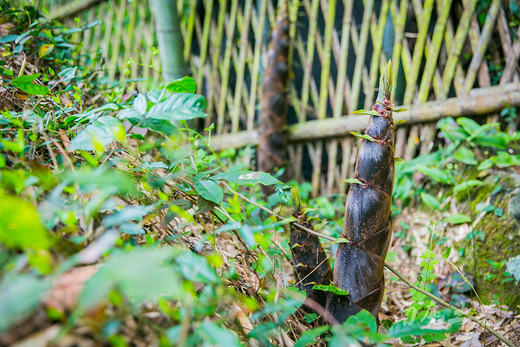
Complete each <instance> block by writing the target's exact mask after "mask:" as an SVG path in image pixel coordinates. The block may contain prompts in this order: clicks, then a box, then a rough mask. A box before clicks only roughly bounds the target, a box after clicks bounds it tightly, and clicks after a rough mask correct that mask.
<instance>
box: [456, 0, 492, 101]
mask: <svg viewBox="0 0 520 347" xmlns="http://www.w3.org/2000/svg"><path fill="white" fill-rule="evenodd" d="M500 4H501V0H493V1H492V3H491V6H490V7H489V12H488V15H487V17H486V22H485V23H484V27H483V28H482V32H481V34H480V39H479V41H478V46H477V49H476V52H474V54H473V58H472V59H471V63H470V65H469V69H468V73H467V75H466V82H465V88H466V92H469V91H470V90H471V89H472V88H473V84H474V83H475V78H476V75H477V70H478V69H479V67H480V64H481V63H482V59H483V58H484V54H485V53H486V49H487V45H488V43H489V40H490V38H491V33H492V32H493V27H494V24H495V20H496V19H497V15H498V10H499V8H500Z"/></svg>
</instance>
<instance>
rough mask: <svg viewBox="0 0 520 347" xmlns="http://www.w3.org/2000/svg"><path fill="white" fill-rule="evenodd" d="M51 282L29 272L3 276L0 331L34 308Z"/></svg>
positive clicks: (19, 319) (50, 279)
mask: <svg viewBox="0 0 520 347" xmlns="http://www.w3.org/2000/svg"><path fill="white" fill-rule="evenodd" d="M29 241H30V240H29ZM51 284H52V278H50V277H47V278H44V279H41V278H38V277H36V276H34V275H32V274H30V273H28V274H22V275H13V274H8V275H7V276H4V278H3V281H2V283H1V284H0V293H2V295H0V312H2V314H0V332H4V331H7V330H8V329H9V328H10V327H11V326H12V325H13V324H15V323H17V322H19V321H21V320H22V319H24V318H26V317H27V316H28V315H30V314H31V313H32V312H33V311H34V310H36V308H37V307H38V306H39V304H40V300H41V298H42V297H43V294H45V292H46V291H47V290H48V289H49V288H50V287H51Z"/></svg>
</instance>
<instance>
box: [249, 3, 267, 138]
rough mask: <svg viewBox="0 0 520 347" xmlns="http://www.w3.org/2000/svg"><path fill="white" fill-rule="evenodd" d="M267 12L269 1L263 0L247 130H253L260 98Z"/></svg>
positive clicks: (256, 33)
mask: <svg viewBox="0 0 520 347" xmlns="http://www.w3.org/2000/svg"><path fill="white" fill-rule="evenodd" d="M266 13H267V1H262V2H261V5H260V11H259V15H258V17H259V18H258V21H259V22H258V26H255V27H257V28H258V29H257V30H256V32H255V34H254V35H255V53H254V56H253V72H252V74H251V93H250V94H249V107H248V111H247V130H253V127H254V125H255V124H254V122H255V115H256V100H257V98H258V86H259V85H258V84H259V77H260V58H261V55H262V45H263V39H264V25H265V17H266Z"/></svg>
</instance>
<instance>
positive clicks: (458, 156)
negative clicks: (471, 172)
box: [453, 147, 477, 165]
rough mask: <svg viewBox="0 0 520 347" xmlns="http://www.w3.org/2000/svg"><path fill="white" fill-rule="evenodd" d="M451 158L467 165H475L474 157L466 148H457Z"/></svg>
mask: <svg viewBox="0 0 520 347" xmlns="http://www.w3.org/2000/svg"><path fill="white" fill-rule="evenodd" d="M453 158H454V159H455V160H458V161H460V162H461V163H464V164H467V165H476V164H477V160H476V159H475V155H474V154H473V152H472V151H471V150H469V149H468V148H466V147H459V149H458V150H457V151H456V152H455V153H454V154H453Z"/></svg>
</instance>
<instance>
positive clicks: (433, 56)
mask: <svg viewBox="0 0 520 347" xmlns="http://www.w3.org/2000/svg"><path fill="white" fill-rule="evenodd" d="M440 9H441V13H440V16H439V17H438V18H437V22H436V23H435V31H434V33H433V37H432V41H431V45H429V47H428V50H427V51H428V58H427V59H426V65H425V68H424V72H423V76H422V80H421V84H420V86H419V94H418V97H417V100H418V101H419V102H425V101H426V100H427V99H428V95H429V93H430V85H431V81H432V77H433V75H434V73H435V68H436V67H437V58H438V57H439V52H440V50H441V45H442V39H443V36H444V30H445V28H446V21H447V20H448V16H449V14H450V9H451V0H443V1H442V5H441V6H440ZM437 11H439V6H438V7H437Z"/></svg>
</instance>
